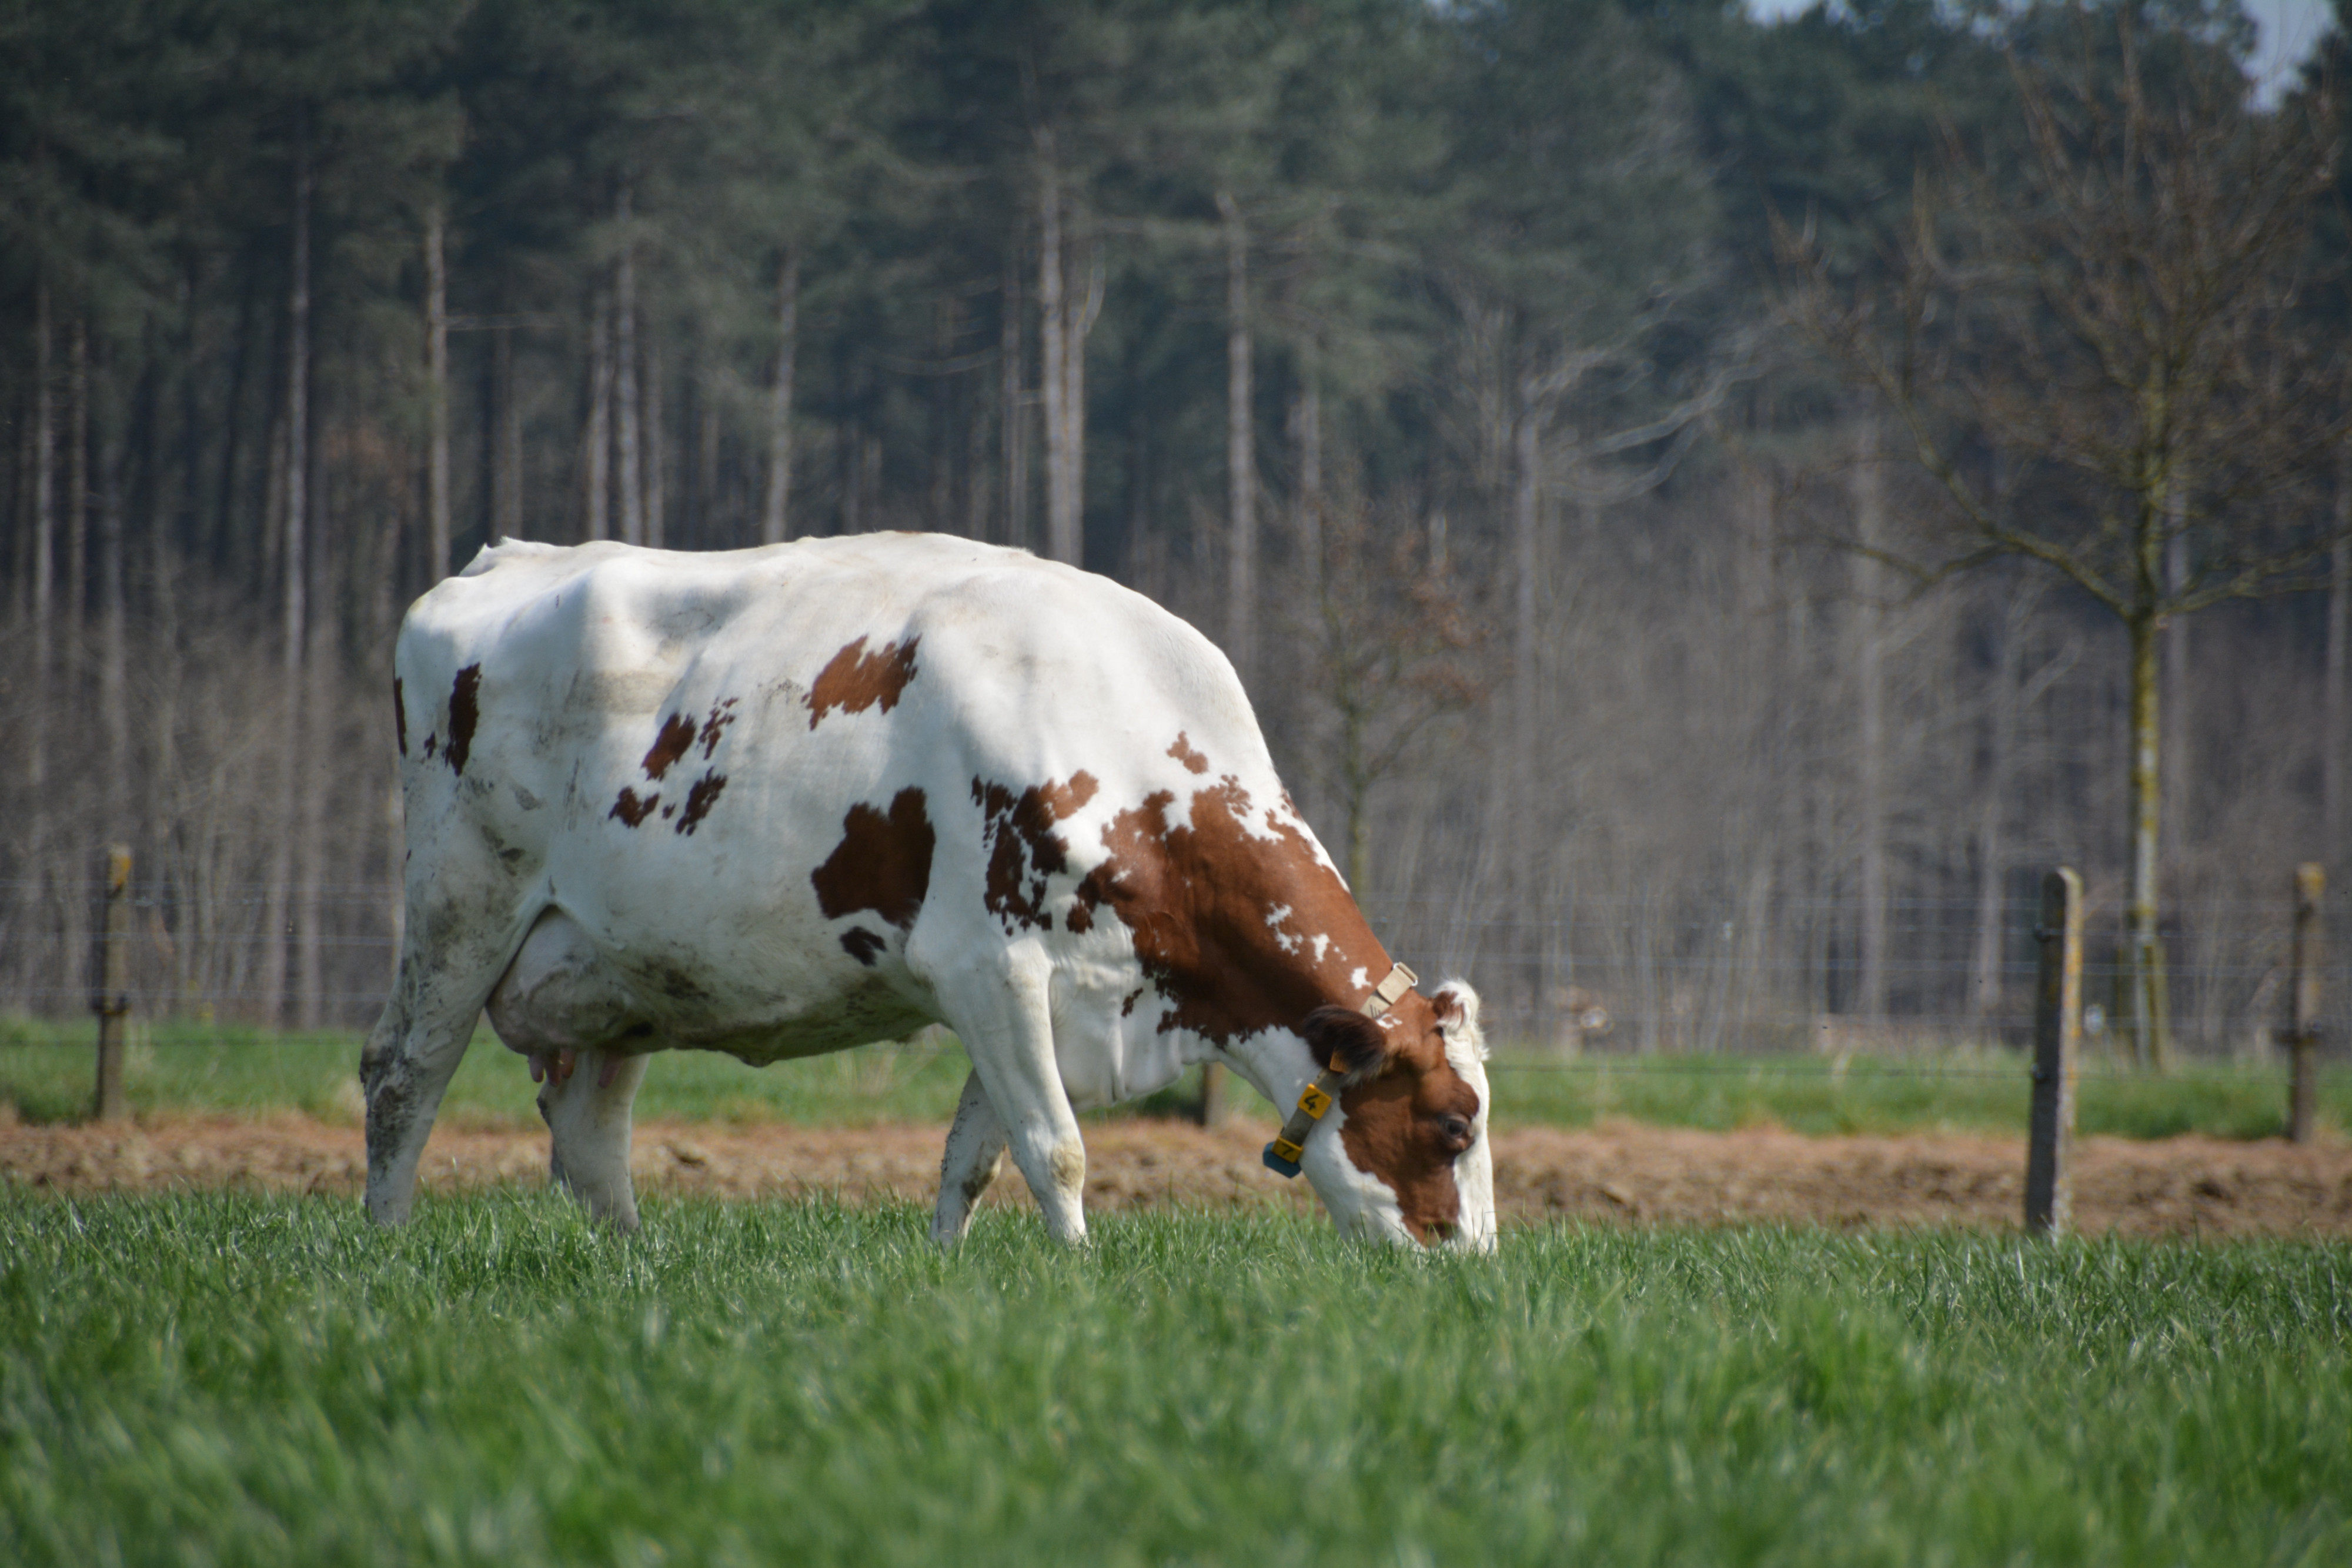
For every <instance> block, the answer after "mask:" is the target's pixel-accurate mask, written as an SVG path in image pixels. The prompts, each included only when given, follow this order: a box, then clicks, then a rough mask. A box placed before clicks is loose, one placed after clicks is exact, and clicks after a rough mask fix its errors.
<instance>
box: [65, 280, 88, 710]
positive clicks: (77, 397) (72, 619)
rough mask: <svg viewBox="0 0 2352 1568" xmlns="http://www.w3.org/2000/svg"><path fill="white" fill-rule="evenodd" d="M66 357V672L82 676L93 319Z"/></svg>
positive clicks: (82, 323) (78, 331)
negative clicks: (91, 332)
mask: <svg viewBox="0 0 2352 1568" xmlns="http://www.w3.org/2000/svg"><path fill="white" fill-rule="evenodd" d="M69 342H70V345H71V346H70V348H69V349H68V351H67V361H66V626H65V652H66V660H65V663H66V678H67V681H68V685H69V687H70V686H78V685H79V684H80V680H81V667H82V631H83V618H84V616H86V615H87V614H88V613H89V318H87V317H84V316H76V317H75V318H74V322H73V329H72V333H71V336H70V338H69Z"/></svg>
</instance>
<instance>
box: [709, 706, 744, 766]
mask: <svg viewBox="0 0 2352 1568" xmlns="http://www.w3.org/2000/svg"><path fill="white" fill-rule="evenodd" d="M739 700H740V699H738V698H735V697H729V698H727V699H726V700H725V701H724V702H721V703H719V704H718V705H717V706H714V707H713V708H712V709H711V710H710V716H709V718H707V719H704V720H703V721H702V760H704V761H705V762H708V761H709V760H710V754H711V753H712V752H714V751H717V750H718V749H719V737H721V736H723V735H725V734H726V733H727V727H728V726H729V725H730V724H733V723H734V722H735V715H734V712H733V711H732V710H733V708H734V706H735V704H736V703H737V701H739Z"/></svg>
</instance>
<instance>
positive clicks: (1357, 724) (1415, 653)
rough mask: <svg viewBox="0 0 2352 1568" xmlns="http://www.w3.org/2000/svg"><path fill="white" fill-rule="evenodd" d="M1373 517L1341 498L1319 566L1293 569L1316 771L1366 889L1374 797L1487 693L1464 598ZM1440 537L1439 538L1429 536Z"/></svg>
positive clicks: (1417, 546) (1400, 530) (1416, 541)
mask: <svg viewBox="0 0 2352 1568" xmlns="http://www.w3.org/2000/svg"><path fill="white" fill-rule="evenodd" d="M1381 531H1382V530H1381V529H1380V528H1378V525H1377V523H1376V520H1375V518H1374V516H1373V514H1372V511H1371V509H1370V507H1368V506H1367V505H1366V504H1365V503H1364V502H1363V501H1362V500H1361V499H1360V498H1358V497H1354V496H1352V495H1349V494H1347V493H1345V492H1340V493H1335V494H1334V495H1332V496H1331V497H1330V498H1329V500H1328V503H1327V504H1326V506H1325V507H1324V509H1323V529H1322V544H1323V550H1322V559H1321V560H1320V561H1318V562H1313V563H1307V562H1301V563H1300V567H1299V570H1301V571H1302V573H1304V574H1306V575H1307V576H1308V577H1309V578H1310V580H1311V583H1312V591H1311V597H1310V596H1309V595H1308V594H1306V593H1302V594H1301V595H1300V600H1301V601H1305V602H1308V603H1311V604H1312V605H1313V606H1314V612H1315V619H1314V621H1313V622H1311V623H1310V624H1308V625H1307V626H1306V627H1304V628H1302V631H1303V633H1304V638H1305V641H1306V643H1307V660H1306V664H1307V686H1308V687H1309V688H1310V693H1311V696H1312V698H1313V700H1314V706H1316V707H1317V708H1318V709H1320V714H1319V717H1320V719H1321V721H1322V723H1321V727H1322V728H1323V729H1324V731H1325V735H1324V737H1323V740H1322V741H1321V742H1320V743H1319V744H1318V746H1317V747H1314V750H1313V756H1312V758H1311V763H1310V765H1311V767H1312V768H1313V770H1314V771H1315V772H1316V773H1318V775H1320V777H1321V778H1322V779H1323V780H1324V782H1325V783H1326V784H1327V785H1328V788H1329V789H1330V790H1331V792H1332V793H1333V794H1334V795H1336V796H1337V797H1338V801H1339V812H1340V817H1341V820H1342V821H1343V822H1344V824H1345V828H1344V832H1343V837H1344V839H1345V842H1346V854H1347V872H1348V884H1349V886H1350V887H1352V888H1354V889H1355V890H1356V893H1357V894H1358V896H1360V897H1361V896H1363V895H1365V894H1367V893H1368V891H1369V889H1370V882H1371V863H1372V862H1371V831H1370V824H1371V798H1372V791H1373V790H1374V789H1376V788H1377V787H1378V786H1379V785H1380V783H1381V780H1382V779H1386V778H1387V777H1389V775H1390V774H1391V773H1392V772H1394V771H1395V770H1396V769H1397V768H1398V767H1399V766H1400V764H1402V762H1403V761H1404V759H1405V758H1406V757H1407V755H1408V753H1409V752H1410V750H1411V748H1412V744H1413V742H1414V741H1415V740H1416V739H1418V738H1419V737H1421V736H1422V735H1423V732H1424V731H1425V730H1426V729H1427V728H1428V727H1429V726H1430V725H1431V724H1432V723H1433V722H1435V721H1436V720H1438V719H1440V718H1443V717H1445V716H1449V715H1454V714H1459V713H1462V712H1465V711H1466V710H1468V709H1470V708H1472V707H1475V706H1476V705H1478V704H1479V703H1480V702H1482V701H1483V700H1484V699H1485V696H1486V689H1487V683H1486V676H1485V674H1484V673H1483V671H1482V669H1481V660H1480V653H1481V652H1482V649H1481V638H1480V636H1479V634H1478V632H1477V629H1476V625H1475V621H1474V619H1473V617H1472V614H1471V609H1472V606H1471V604H1470V601H1469V596H1468V593H1467V591H1466V590H1465V587H1464V585H1463V584H1462V582H1461V580H1460V579H1459V578H1457V577H1456V576H1455V575H1454V571H1453V570H1452V568H1451V566H1450V564H1449V563H1448V562H1447V561H1446V560H1445V559H1444V557H1443V555H1441V554H1439V553H1437V549H1436V548H1428V547H1425V546H1424V542H1423V540H1424V536H1423V532H1422V531H1421V530H1419V529H1416V528H1411V527H1397V528H1391V529H1389V530H1386V531H1387V532H1388V534H1389V538H1386V539H1385V540H1383V539H1381V538H1379V537H1378V536H1379V534H1380V533H1381ZM1435 537H1436V538H1440V539H1442V538H1443V537H1444V536H1443V534H1442V533H1441V534H1439V535H1437V536H1435Z"/></svg>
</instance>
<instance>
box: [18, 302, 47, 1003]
mask: <svg viewBox="0 0 2352 1568" xmlns="http://www.w3.org/2000/svg"><path fill="white" fill-rule="evenodd" d="M50 338H51V322H50V319H49V286H48V280H47V278H45V277H44V278H39V279H37V281H36V282H35V284H34V286H33V517H32V524H33V713H32V725H31V730H32V733H31V735H30V736H28V737H26V747H25V784H26V799H27V800H30V801H31V803H32V809H31V810H30V812H29V813H28V814H27V815H28V819H29V820H28V821H26V824H25V866H24V873H23V876H22V879H21V882H20V884H19V885H20V886H21V888H22V890H23V891H22V893H21V894H20V895H19V898H18V912H17V915H16V921H17V925H16V929H17V930H19V931H21V932H25V933H27V934H28V935H29V934H31V933H37V932H39V931H40V930H41V928H42V926H43V925H45V924H46V921H45V920H44V919H43V915H44V910H43V904H44V903H45V900H44V899H43V896H42V882H43V877H44V873H45V871H46V866H45V863H44V862H45V859H46V857H47V853H48V847H49V845H48V838H49V806H48V800H49V791H48V771H49V765H48V737H49V710H50V708H51V707H52V706H55V704H56V699H57V691H56V683H57V635H56V621H57V522H56V514H57V505H58V494H57V492H58V475H57V445H58V437H57V417H58V416H57V393H56V387H55V384H54V382H55V368H54V367H53V366H52V364H51V363H50ZM10 946H13V947H14V948H15V949H16V952H17V954H18V956H19V963H20V977H19V984H20V985H21V986H22V987H23V988H24V989H25V990H26V992H28V993H29V992H33V991H36V990H37V988H38V987H39V985H40V977H41V975H42V974H43V972H44V971H45V970H46V969H47V967H48V964H49V956H48V955H47V953H46V952H44V951H43V950H42V946H43V945H42V944H41V943H40V942H39V941H38V940H37V939H36V940H22V939H20V940H18V941H16V942H14V943H11V944H10Z"/></svg>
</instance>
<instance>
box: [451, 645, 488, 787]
mask: <svg viewBox="0 0 2352 1568" xmlns="http://www.w3.org/2000/svg"><path fill="white" fill-rule="evenodd" d="M481 693H482V666H481V665H479V664H468V665H467V666H466V667H465V668H464V669H462V670H460V671H458V672H457V680H456V682H455V683H453V684H452V685H450V687H449V744H448V745H447V746H445V747H442V748H441V755H442V756H444V757H446V758H448V759H449V771H450V772H452V773H463V772H465V771H466V759H467V758H468V757H471V756H472V755H473V754H474V727H475V726H476V725H478V724H479V723H480V722H481V721H482V703H481Z"/></svg>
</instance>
